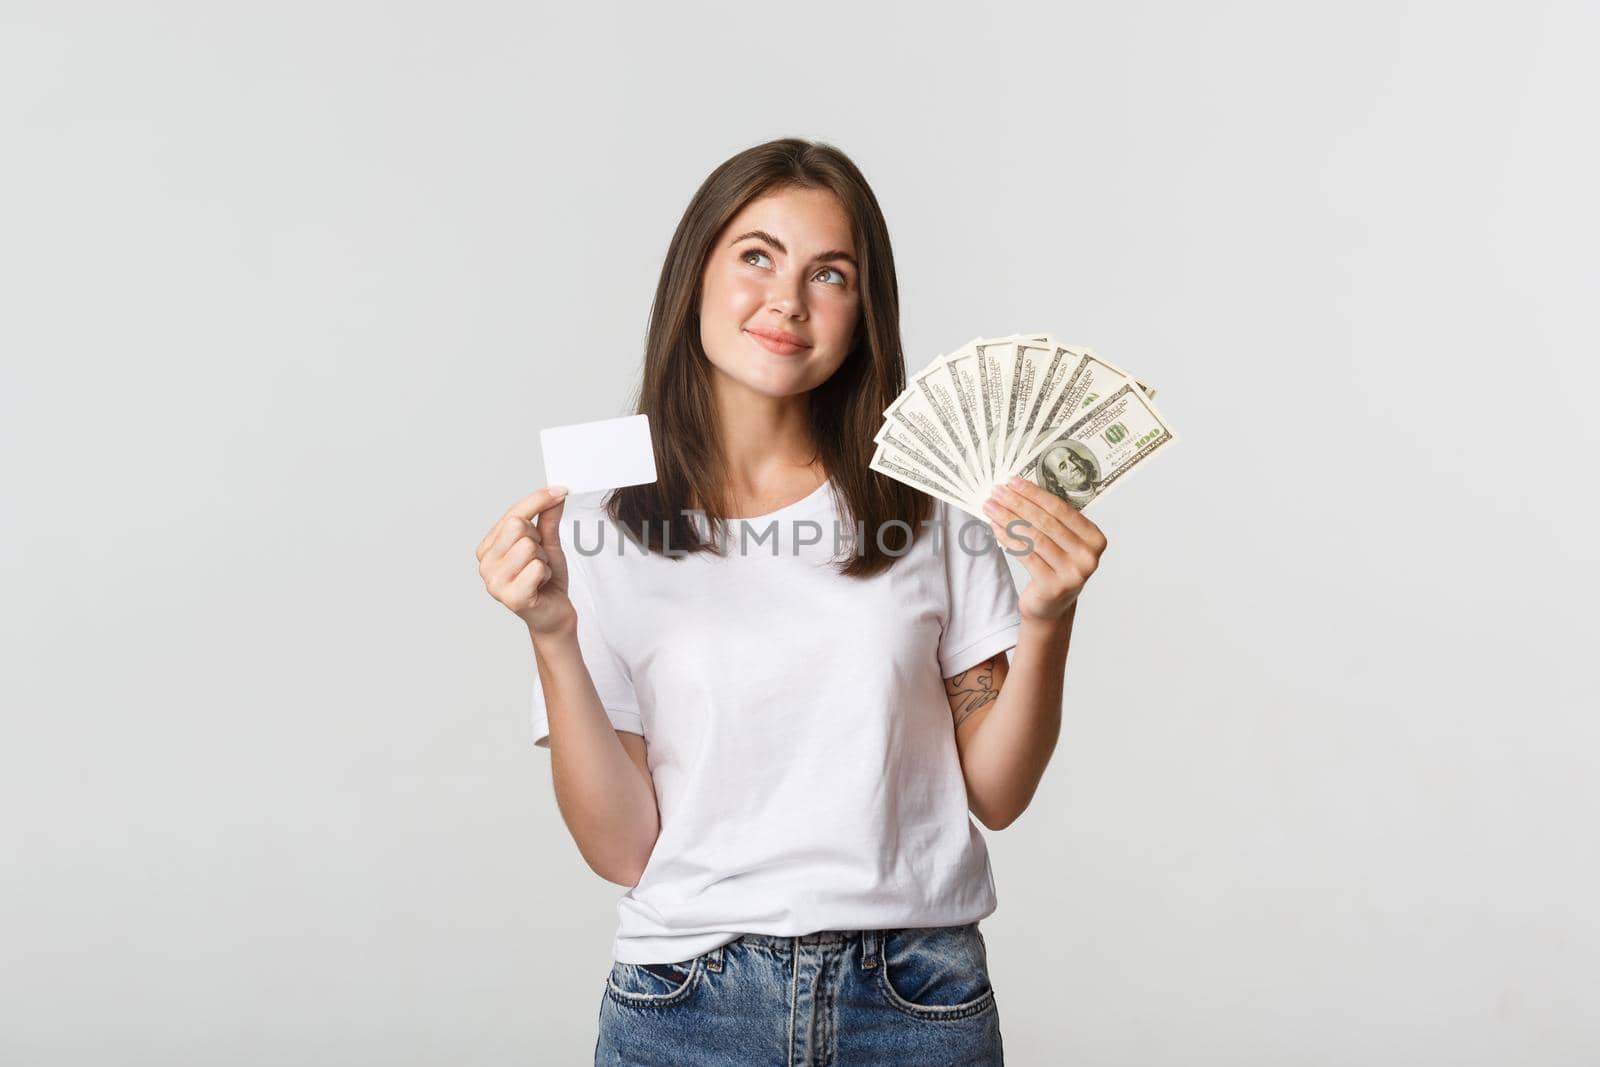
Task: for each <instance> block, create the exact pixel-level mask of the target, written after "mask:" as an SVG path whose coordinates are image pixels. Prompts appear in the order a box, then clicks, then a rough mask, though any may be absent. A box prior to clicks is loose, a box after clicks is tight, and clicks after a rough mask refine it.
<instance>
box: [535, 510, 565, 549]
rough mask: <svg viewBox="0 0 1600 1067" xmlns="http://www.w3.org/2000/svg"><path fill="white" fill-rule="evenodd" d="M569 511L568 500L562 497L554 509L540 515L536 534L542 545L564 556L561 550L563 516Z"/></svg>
mask: <svg viewBox="0 0 1600 1067" xmlns="http://www.w3.org/2000/svg"><path fill="white" fill-rule="evenodd" d="M566 510H567V500H566V498H565V497H562V498H561V499H560V500H558V501H556V502H555V504H554V505H553V506H552V507H549V508H546V509H545V510H544V511H542V512H540V513H539V525H538V528H537V529H536V530H535V532H536V533H537V534H538V535H539V541H540V543H541V544H544V545H547V546H549V549H550V551H551V552H554V553H555V554H556V555H558V556H559V555H562V549H561V515H562V513H563V512H565V511H566Z"/></svg>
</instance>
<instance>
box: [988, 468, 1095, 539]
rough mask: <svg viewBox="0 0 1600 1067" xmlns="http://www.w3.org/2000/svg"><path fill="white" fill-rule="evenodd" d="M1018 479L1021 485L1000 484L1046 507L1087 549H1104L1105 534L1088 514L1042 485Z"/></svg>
mask: <svg viewBox="0 0 1600 1067" xmlns="http://www.w3.org/2000/svg"><path fill="white" fill-rule="evenodd" d="M1018 480H1019V481H1020V482H1021V483H1022V484H1021V485H1015V486H1014V485H1011V484H1010V482H1009V481H1007V482H1002V483H1001V486H1004V487H1005V488H1007V489H1010V490H1011V491H1012V492H1014V493H1017V494H1018V495H1020V496H1022V497H1023V498H1024V499H1027V500H1031V501H1033V502H1034V503H1036V504H1038V505H1040V506H1041V507H1048V508H1049V510H1050V514H1051V515H1053V516H1054V517H1055V518H1056V520H1057V521H1059V522H1060V523H1061V524H1062V526H1064V527H1065V528H1066V529H1068V530H1070V531H1072V533H1073V534H1074V535H1076V536H1077V538H1078V540H1080V541H1082V542H1083V543H1084V545H1085V546H1087V547H1088V549H1089V551H1091V552H1093V553H1094V554H1095V555H1096V556H1098V555H1099V554H1100V553H1101V552H1103V551H1105V547H1106V538H1105V534H1104V533H1102V532H1101V531H1100V527H1098V526H1096V525H1095V524H1094V520H1093V519H1091V518H1089V516H1087V515H1085V514H1084V513H1083V512H1081V511H1079V510H1078V509H1077V508H1075V507H1073V506H1072V505H1071V504H1069V503H1068V502H1067V501H1065V500H1062V499H1061V498H1060V497H1058V496H1056V495H1055V494H1054V493H1052V492H1051V491H1050V490H1048V489H1046V488H1045V487H1044V486H1042V485H1038V484H1036V483H1034V482H1030V481H1029V480H1028V479H1026V478H1019V479H1018Z"/></svg>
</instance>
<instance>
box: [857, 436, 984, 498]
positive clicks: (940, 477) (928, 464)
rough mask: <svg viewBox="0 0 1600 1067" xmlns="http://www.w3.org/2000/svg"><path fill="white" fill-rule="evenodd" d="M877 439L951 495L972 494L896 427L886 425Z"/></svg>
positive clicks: (965, 495)
mask: <svg viewBox="0 0 1600 1067" xmlns="http://www.w3.org/2000/svg"><path fill="white" fill-rule="evenodd" d="M877 441H878V445H879V447H880V448H881V449H882V450H883V451H885V452H889V451H894V452H898V453H899V455H900V456H901V457H903V458H904V459H905V460H906V461H907V463H909V464H910V465H911V466H912V467H914V468H916V469H917V470H919V471H921V472H922V473H923V474H924V475H926V476H927V477H928V478H931V479H932V480H933V481H934V482H936V483H938V484H939V485H940V486H941V487H943V488H944V490H945V491H946V492H947V493H949V494H950V495H951V496H959V497H962V498H966V497H969V496H971V495H972V490H971V489H970V488H968V487H967V486H966V485H964V484H963V483H962V482H961V480H960V479H959V478H957V477H955V476H954V475H951V474H949V473H947V468H946V466H945V465H944V464H943V463H942V462H941V461H940V460H939V459H937V458H936V457H934V456H932V455H929V454H928V453H927V452H925V451H924V450H923V447H922V443H921V442H920V441H918V440H916V439H915V438H912V437H909V436H907V435H905V434H904V433H902V432H901V431H900V429H899V428H898V427H895V426H889V427H886V428H885V429H884V430H883V432H882V433H881V434H880V435H879V437H878V438H877Z"/></svg>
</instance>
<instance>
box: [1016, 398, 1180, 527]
mask: <svg viewBox="0 0 1600 1067" xmlns="http://www.w3.org/2000/svg"><path fill="white" fill-rule="evenodd" d="M1177 440H1178V435H1177V434H1176V433H1175V432H1174V431H1173V429H1172V427H1171V426H1170V425H1168V423H1167V421H1166V420H1165V419H1164V418H1162V417H1161V413H1160V412H1159V411H1157V410H1156V407H1155V404H1154V403H1153V402H1152V401H1151V400H1150V398H1149V397H1148V396H1146V395H1145V393H1144V391H1143V390H1142V389H1140V388H1139V386H1138V383H1136V382H1134V381H1133V380H1132V379H1128V380H1127V381H1125V382H1123V383H1122V384H1121V385H1119V386H1118V387H1117V388H1116V389H1114V390H1112V391H1111V393H1110V394H1109V395H1107V396H1105V397H1103V398H1102V399H1101V400H1100V402H1099V403H1097V404H1095V405H1094V406H1093V407H1091V408H1089V409H1088V410H1087V411H1085V412H1083V413H1081V414H1080V415H1079V416H1078V417H1077V418H1076V419H1075V420H1073V421H1072V422H1070V423H1068V424H1066V425H1064V426H1062V427H1061V428H1060V430H1059V431H1058V432H1057V433H1055V434H1053V435H1052V436H1049V437H1047V438H1046V439H1045V440H1044V441H1042V442H1041V443H1040V444H1039V445H1038V446H1037V447H1036V448H1035V449H1034V450H1033V452H1032V454H1031V455H1029V456H1028V457H1027V459H1026V460H1025V461H1024V463H1023V465H1022V467H1021V468H1020V470H1019V471H1018V473H1019V474H1020V475H1021V476H1022V477H1024V478H1027V479H1028V480H1030V481H1032V482H1033V483H1034V484H1035V485H1039V486H1043V487H1044V488H1045V489H1048V490H1049V491H1050V492H1052V493H1054V494H1055V495H1056V496H1058V497H1060V498H1061V499H1063V500H1065V501H1066V502H1067V503H1069V504H1071V505H1072V506H1073V507H1075V508H1077V509H1078V510H1079V511H1086V510H1088V507H1089V505H1090V504H1093V503H1094V502H1095V501H1096V500H1099V499H1100V498H1101V497H1102V496H1104V495H1105V494H1106V493H1108V492H1110V490H1111V489H1112V488H1113V487H1114V486H1116V485H1117V484H1119V483H1120V482H1121V480H1122V479H1123V478H1124V477H1126V476H1127V475H1128V474H1129V473H1130V472H1131V471H1133V470H1134V469H1135V468H1137V467H1138V466H1139V465H1140V464H1142V463H1144V462H1145V461H1146V460H1148V459H1150V457H1151V456H1153V455H1155V454H1156V453H1157V452H1159V451H1160V450H1161V449H1163V448H1165V447H1166V446H1168V445H1171V444H1172V443H1173V442H1175V441H1177Z"/></svg>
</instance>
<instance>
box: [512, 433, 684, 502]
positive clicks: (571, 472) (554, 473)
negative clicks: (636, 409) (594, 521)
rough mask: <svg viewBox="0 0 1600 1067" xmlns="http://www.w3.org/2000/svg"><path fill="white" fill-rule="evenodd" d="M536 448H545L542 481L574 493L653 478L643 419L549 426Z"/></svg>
mask: <svg viewBox="0 0 1600 1067" xmlns="http://www.w3.org/2000/svg"><path fill="white" fill-rule="evenodd" d="M539 447H540V448H541V449H543V450H544V483H545V484H546V485H564V486H566V487H567V489H569V490H570V491H572V492H574V493H587V492H592V491H593V490H596V489H616V488H618V487H619V486H624V485H643V484H645V483H648V482H653V481H655V480H656V454H655V450H654V449H652V448H651V447H650V419H649V416H646V415H624V416H622V417H621V418H618V419H600V420H599V421H598V422H575V423H573V424H572V425H571V426H549V427H546V428H545V429H543V430H540V431H539Z"/></svg>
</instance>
